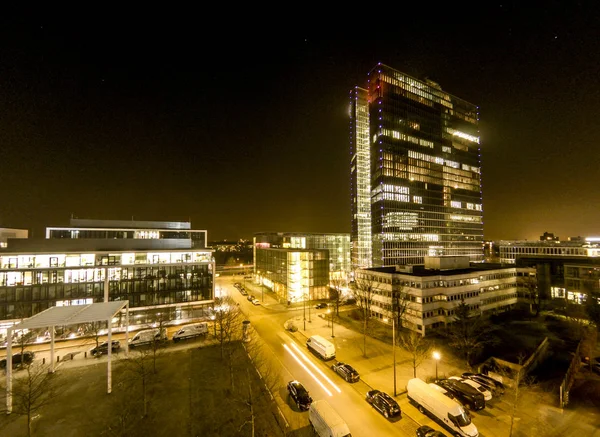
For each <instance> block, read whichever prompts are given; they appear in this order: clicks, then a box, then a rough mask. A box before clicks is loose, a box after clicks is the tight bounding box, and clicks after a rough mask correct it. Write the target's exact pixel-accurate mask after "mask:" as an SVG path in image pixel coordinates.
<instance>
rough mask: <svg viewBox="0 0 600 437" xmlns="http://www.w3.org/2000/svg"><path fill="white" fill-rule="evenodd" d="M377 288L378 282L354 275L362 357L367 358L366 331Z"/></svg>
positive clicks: (364, 276) (370, 278) (363, 275)
mask: <svg viewBox="0 0 600 437" xmlns="http://www.w3.org/2000/svg"><path fill="white" fill-rule="evenodd" d="M378 289H379V286H378V283H377V282H376V281H375V280H374V279H373V278H372V277H368V276H366V275H365V274H362V275H360V276H358V277H356V281H355V288H354V297H355V298H356V305H357V306H358V308H359V310H360V317H361V320H362V323H363V326H362V328H363V329H362V331H363V357H365V358H367V333H368V329H369V320H370V319H371V305H372V303H373V295H374V294H375V293H376V292H377V290H378Z"/></svg>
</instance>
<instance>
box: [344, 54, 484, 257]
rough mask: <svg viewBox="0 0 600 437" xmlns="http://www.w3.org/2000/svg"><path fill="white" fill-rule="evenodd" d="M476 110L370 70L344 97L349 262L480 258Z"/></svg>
mask: <svg viewBox="0 0 600 437" xmlns="http://www.w3.org/2000/svg"><path fill="white" fill-rule="evenodd" d="M478 124H479V110H478V107H477V106H475V105H473V104H471V103H468V102H466V101H464V100H462V99H459V98H457V97H454V96H452V95H450V94H448V93H446V92H444V91H442V89H441V87H440V86H439V85H438V84H437V83H435V82H432V81H430V80H424V81H422V80H417V79H415V78H412V77H410V76H408V75H406V74H404V73H401V72H400V71H397V70H395V69H393V68H390V67H388V66H385V65H382V64H379V65H377V66H376V67H375V68H374V69H373V70H371V72H370V73H369V76H368V81H367V87H366V88H360V87H356V88H355V89H354V90H352V91H351V93H350V155H351V166H350V180H351V197H352V198H351V212H352V228H351V243H352V265H353V267H360V268H365V267H371V266H373V267H378V266H388V265H396V264H422V263H423V262H424V257H425V256H437V255H454V256H458V255H468V256H469V258H470V260H471V261H482V260H483V201H482V193H481V158H480V139H479V128H478Z"/></svg>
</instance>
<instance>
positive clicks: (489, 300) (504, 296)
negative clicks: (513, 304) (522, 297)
mask: <svg viewBox="0 0 600 437" xmlns="http://www.w3.org/2000/svg"><path fill="white" fill-rule="evenodd" d="M516 298H517V293H510V294H501V295H500V296H494V297H489V298H487V299H483V300H482V301H481V305H489V304H491V303H495V302H502V301H504V300H509V299H516Z"/></svg>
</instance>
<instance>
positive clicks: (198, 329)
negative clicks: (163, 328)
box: [173, 322, 208, 343]
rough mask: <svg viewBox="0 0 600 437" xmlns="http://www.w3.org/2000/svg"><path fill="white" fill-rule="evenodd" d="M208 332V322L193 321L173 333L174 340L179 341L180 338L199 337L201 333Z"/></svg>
mask: <svg viewBox="0 0 600 437" xmlns="http://www.w3.org/2000/svg"><path fill="white" fill-rule="evenodd" d="M207 333H208V323H206V322H201V323H192V324H190V325H185V326H183V327H182V328H181V329H180V330H179V331H177V332H176V333H175V334H173V341H174V342H175V343H177V342H178V341H179V340H184V339H186V338H192V337H198V336H199V335H206V334H207Z"/></svg>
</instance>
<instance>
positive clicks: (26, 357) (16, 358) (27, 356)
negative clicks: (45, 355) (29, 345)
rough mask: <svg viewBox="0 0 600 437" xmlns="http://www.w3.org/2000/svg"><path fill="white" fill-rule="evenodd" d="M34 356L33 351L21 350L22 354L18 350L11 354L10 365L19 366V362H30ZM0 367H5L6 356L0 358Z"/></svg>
mask: <svg viewBox="0 0 600 437" xmlns="http://www.w3.org/2000/svg"><path fill="white" fill-rule="evenodd" d="M34 357H35V354H34V353H33V352H29V351H25V352H23V356H21V353H20V352H18V353H16V354H14V355H13V356H12V366H13V368H15V367H17V366H20V365H21V362H23V363H24V364H31V363H32V362H33V358H34ZM0 369H6V358H3V359H2V360H0Z"/></svg>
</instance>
